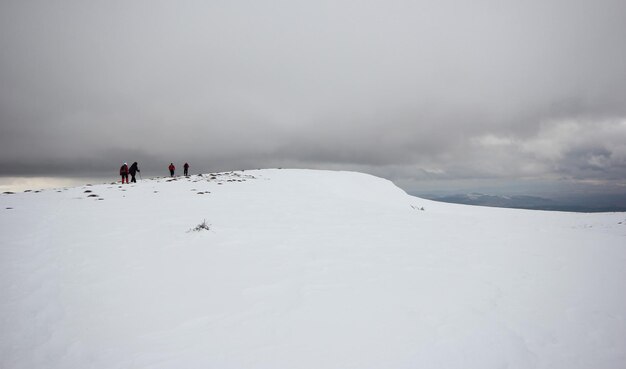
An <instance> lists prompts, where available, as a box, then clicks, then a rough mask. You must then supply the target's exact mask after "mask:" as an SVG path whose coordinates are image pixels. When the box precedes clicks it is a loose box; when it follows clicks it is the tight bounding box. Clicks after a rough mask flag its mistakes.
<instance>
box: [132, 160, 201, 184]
mask: <svg viewBox="0 0 626 369" xmlns="http://www.w3.org/2000/svg"><path fill="white" fill-rule="evenodd" d="M168 169H169V170H170V177H174V171H175V170H176V166H174V163H170V165H169V167H168ZM183 169H184V176H185V177H186V176H188V175H189V164H188V163H185V165H183ZM137 173H141V170H139V166H138V164H137V162H134V163H133V164H132V165H131V166H130V168H129V167H128V163H124V164H123V165H122V167H121V168H120V176H122V184H124V181H126V184H128V175H129V174H130V177H131V178H130V181H131V182H133V183H137V180H136V179H135V176H136V175H137Z"/></svg>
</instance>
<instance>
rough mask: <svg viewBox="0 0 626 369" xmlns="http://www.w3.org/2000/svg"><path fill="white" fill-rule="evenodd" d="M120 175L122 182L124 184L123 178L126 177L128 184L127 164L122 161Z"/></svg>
mask: <svg viewBox="0 0 626 369" xmlns="http://www.w3.org/2000/svg"><path fill="white" fill-rule="evenodd" d="M120 175H121V176H122V184H124V179H126V184H128V164H127V163H124V165H122V167H121V168H120Z"/></svg>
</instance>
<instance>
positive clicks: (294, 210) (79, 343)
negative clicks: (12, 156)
mask: <svg viewBox="0 0 626 369" xmlns="http://www.w3.org/2000/svg"><path fill="white" fill-rule="evenodd" d="M422 208H423V210H421V209H422ZM203 221H206V224H207V226H208V228H209V229H208V230H207V229H203V230H202V231H201V232H189V230H190V229H192V228H194V227H196V226H198V225H199V224H200V223H202V222H203ZM625 223H626V214H624V213H603V214H576V213H556V212H535V211H527V210H513V209H497V208H481V207H472V206H463V205H455V204H446V203H437V202H433V201H429V200H424V199H420V198H416V197H412V196H409V195H407V194H406V193H404V191H402V190H400V189H399V188H397V187H396V186H394V185H393V184H392V183H391V182H389V181H387V180H384V179H381V178H376V177H373V176H370V175H366V174H362V173H353V172H333V171H317V170H295V169H293V170H292V169H290V170H287V169H282V170H281V169H266V170H254V171H236V172H227V173H214V174H205V175H201V176H200V175H198V176H191V177H188V178H185V177H176V178H173V179H172V178H154V179H146V180H143V181H140V182H139V183H137V184H131V185H124V186H120V185H119V184H98V185H87V186H83V187H77V188H66V189H56V190H46V191H40V192H33V191H31V192H26V193H16V194H2V195H0V316H2V319H1V320H0V367H2V368H39V367H46V368H85V367H90V368H316V369H317V368H415V367H423V368H435V367H441V368H503V367H508V368H567V369H572V368H590V367H593V368H621V367H622V366H623V363H624V362H626V323H625V320H624V317H625V316H626V297H625V296H624V294H623V293H622V292H621V286H620V283H619V282H620V281H623V280H626V268H624V262H625V261H626V248H625V247H624V245H625V243H624V239H625V237H626V224H625Z"/></svg>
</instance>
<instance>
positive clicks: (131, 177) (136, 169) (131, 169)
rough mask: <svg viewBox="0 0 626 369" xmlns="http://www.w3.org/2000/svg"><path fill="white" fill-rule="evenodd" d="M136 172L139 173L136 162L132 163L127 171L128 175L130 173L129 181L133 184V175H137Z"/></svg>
mask: <svg viewBox="0 0 626 369" xmlns="http://www.w3.org/2000/svg"><path fill="white" fill-rule="evenodd" d="M137 172H141V171H140V170H139V167H138V166H137V162H134V163H133V165H131V166H130V169H128V173H130V181H131V182H133V183H137V180H136V179H135V175H136V174H137ZM126 182H127V183H128V179H127V180H126Z"/></svg>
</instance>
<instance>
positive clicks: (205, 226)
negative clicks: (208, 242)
mask: <svg viewBox="0 0 626 369" xmlns="http://www.w3.org/2000/svg"><path fill="white" fill-rule="evenodd" d="M210 229H211V228H210V226H209V224H206V219H204V220H203V221H202V223H200V224H198V225H197V226H195V227H194V228H191V229H190V230H188V231H187V232H200V231H203V230H206V231H208V230H210Z"/></svg>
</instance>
